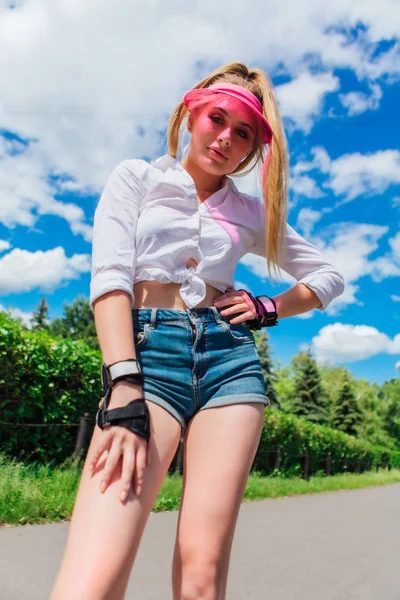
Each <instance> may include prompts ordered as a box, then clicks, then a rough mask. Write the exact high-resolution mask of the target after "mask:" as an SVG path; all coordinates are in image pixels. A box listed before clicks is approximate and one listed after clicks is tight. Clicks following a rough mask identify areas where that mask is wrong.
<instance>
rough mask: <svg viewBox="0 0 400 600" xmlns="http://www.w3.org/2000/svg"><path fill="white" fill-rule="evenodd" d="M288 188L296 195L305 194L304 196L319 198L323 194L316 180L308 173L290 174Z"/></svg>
mask: <svg viewBox="0 0 400 600" xmlns="http://www.w3.org/2000/svg"><path fill="white" fill-rule="evenodd" d="M289 189H290V191H291V192H294V193H295V194H297V195H298V196H306V198H321V196H324V195H325V193H324V192H323V191H322V190H321V189H320V187H319V186H318V185H317V182H316V181H315V180H314V179H312V178H311V177H310V176H309V175H292V176H291V177H290V184H289Z"/></svg>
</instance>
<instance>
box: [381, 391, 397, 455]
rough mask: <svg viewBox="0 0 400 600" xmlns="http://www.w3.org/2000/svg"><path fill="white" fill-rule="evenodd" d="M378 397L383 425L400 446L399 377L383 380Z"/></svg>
mask: <svg viewBox="0 0 400 600" xmlns="http://www.w3.org/2000/svg"><path fill="white" fill-rule="evenodd" d="M378 397H379V400H380V401H381V402H382V404H383V427H384V429H385V431H386V432H387V433H388V435H389V436H390V437H391V438H392V439H393V440H394V442H395V444H396V446H397V447H398V448H400V379H390V381H385V383H384V384H383V385H382V387H381V389H380V391H379V392H378Z"/></svg>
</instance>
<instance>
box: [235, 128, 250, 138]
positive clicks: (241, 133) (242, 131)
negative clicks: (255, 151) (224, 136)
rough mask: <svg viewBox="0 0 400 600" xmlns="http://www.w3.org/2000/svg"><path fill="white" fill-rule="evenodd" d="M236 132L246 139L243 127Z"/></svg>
mask: <svg viewBox="0 0 400 600" xmlns="http://www.w3.org/2000/svg"><path fill="white" fill-rule="evenodd" d="M237 132H238V134H239V136H240V137H241V138H243V139H244V140H247V138H248V137H249V136H248V135H247V131H244V130H243V129H238V131H237Z"/></svg>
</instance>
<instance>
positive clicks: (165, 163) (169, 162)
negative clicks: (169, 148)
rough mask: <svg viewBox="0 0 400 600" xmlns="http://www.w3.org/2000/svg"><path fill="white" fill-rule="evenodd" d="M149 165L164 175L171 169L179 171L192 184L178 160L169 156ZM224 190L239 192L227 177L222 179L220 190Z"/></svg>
mask: <svg viewBox="0 0 400 600" xmlns="http://www.w3.org/2000/svg"><path fill="white" fill-rule="evenodd" d="M151 165H152V166H153V167H155V168H156V169H159V170H160V171H163V172H164V173H165V172H166V171H168V169H173V170H175V171H179V172H181V173H182V174H183V175H185V176H187V177H188V178H189V179H190V181H191V182H193V179H192V178H191V177H190V175H189V173H188V172H187V171H186V169H185V168H184V167H183V166H182V165H181V163H180V162H179V161H178V159H176V158H174V157H173V156H171V155H170V154H164V155H163V156H160V158H157V159H156V160H153V161H152V162H151ZM225 188H227V189H230V190H231V191H232V192H234V193H236V194H238V193H239V190H238V189H237V187H236V185H235V184H234V183H233V181H232V179H231V178H230V177H228V176H225V177H224V179H223V184H222V187H221V190H223V189H225Z"/></svg>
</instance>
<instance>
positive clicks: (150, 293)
mask: <svg viewBox="0 0 400 600" xmlns="http://www.w3.org/2000/svg"><path fill="white" fill-rule="evenodd" d="M180 287H181V284H180V283H159V282H158V281H139V283H135V285H134V286H133V293H134V295H135V303H134V305H133V308H170V309H174V310H186V309H187V308H188V306H187V305H186V304H185V303H184V301H183V300H182V298H181V295H180V293H179V290H180ZM222 293H223V292H221V291H220V290H217V288H215V287H213V286H212V285H208V284H207V283H206V295H205V297H204V298H203V300H202V301H201V302H199V304H196V308H207V307H209V306H212V305H213V301H214V300H215V298H217V297H218V296H221V295H222Z"/></svg>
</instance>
